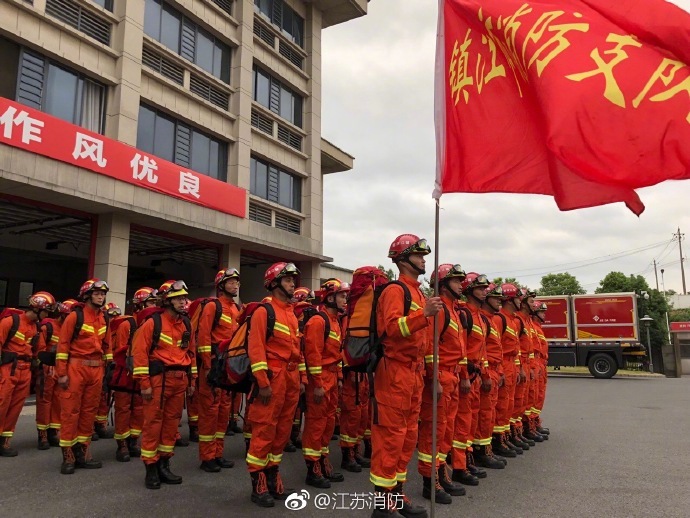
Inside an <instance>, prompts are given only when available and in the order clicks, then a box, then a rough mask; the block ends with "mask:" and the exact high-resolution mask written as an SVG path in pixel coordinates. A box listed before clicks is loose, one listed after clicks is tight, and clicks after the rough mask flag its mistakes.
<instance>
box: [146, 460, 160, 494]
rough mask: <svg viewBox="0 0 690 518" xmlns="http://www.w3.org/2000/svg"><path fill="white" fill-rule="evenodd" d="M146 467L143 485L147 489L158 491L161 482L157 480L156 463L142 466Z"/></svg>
mask: <svg viewBox="0 0 690 518" xmlns="http://www.w3.org/2000/svg"><path fill="white" fill-rule="evenodd" d="M144 466H146V478H145V479H144V485H145V486H146V488H147V489H160V488H161V480H160V478H158V463H155V462H154V463H151V464H144Z"/></svg>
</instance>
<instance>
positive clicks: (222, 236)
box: [0, 0, 367, 306]
mask: <svg viewBox="0 0 690 518" xmlns="http://www.w3.org/2000/svg"><path fill="white" fill-rule="evenodd" d="M366 10H367V1H366V0H311V1H303V0H179V1H175V0H33V1H22V0H0V63H2V72H3V73H2V74H0V306H7V305H9V306H17V305H22V304H24V302H25V300H26V297H27V296H28V294H30V292H31V291H33V290H37V289H44V290H48V291H51V292H53V293H54V294H55V295H56V297H58V299H65V298H68V297H73V296H74V295H75V294H76V291H77V290H78V288H79V286H80V284H81V282H83V280H84V279H86V278H87V277H90V276H95V277H99V278H103V279H107V280H108V282H109V285H110V289H111V294H110V296H109V300H110V301H112V302H116V303H118V304H119V305H121V306H122V305H124V304H125V299H126V298H131V294H132V292H133V291H134V290H135V289H136V288H138V287H140V286H142V285H150V286H153V287H157V286H158V285H160V283H161V282H162V281H164V280H165V279H168V278H182V279H184V280H185V281H186V282H187V284H188V286H189V288H190V291H191V292H192V295H193V296H196V295H205V294H208V293H209V292H210V291H211V290H212V281H213V276H214V274H215V272H216V270H217V269H218V268H219V267H223V266H234V267H237V268H239V269H240V271H241V274H242V284H243V289H242V298H243V299H244V300H252V299H256V298H258V297H261V296H262V295H263V292H262V291H261V281H262V276H263V272H264V271H265V269H266V267H267V266H268V265H269V264H271V263H273V262H275V261H278V260H285V261H292V262H295V263H296V264H297V265H298V267H299V268H300V270H301V272H302V278H301V279H300V283H301V284H303V285H308V286H313V287H316V286H317V285H318V283H319V281H320V279H321V271H320V267H321V264H322V263H323V262H327V261H329V260H330V258H328V257H325V256H324V255H323V247H322V243H323V232H324V229H323V200H322V195H323V181H324V177H325V175H327V174H330V173H336V172H340V171H346V170H349V169H351V168H352V167H353V160H354V159H353V157H352V156H350V155H349V154H347V153H345V152H344V151H342V150H340V149H339V148H338V147H336V146H335V145H333V144H331V143H330V142H328V141H327V140H325V139H324V138H323V136H322V134H321V31H322V30H324V29H326V28H328V27H330V26H332V25H336V24H339V23H344V22H346V21H349V20H352V19H355V18H358V17H360V16H363V15H365V14H366Z"/></svg>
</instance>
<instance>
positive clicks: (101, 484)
mask: <svg viewBox="0 0 690 518" xmlns="http://www.w3.org/2000/svg"><path fill="white" fill-rule="evenodd" d="M688 408H690V378H687V377H686V378H682V379H660V378H647V379H629V378H628V379H626V378H619V379H612V380H595V379H593V378H573V377H557V376H553V377H552V378H550V384H549V395H548V401H547V408H546V410H545V412H544V421H545V423H546V424H547V425H548V426H549V427H550V428H551V430H552V435H551V439H550V440H549V441H548V442H545V443H543V444H540V445H538V446H537V447H535V448H533V449H532V450H530V451H529V452H526V453H525V455H523V456H522V457H520V458H518V459H515V460H511V461H510V463H509V465H508V467H507V469H505V470H502V471H492V472H491V473H490V475H489V478H488V479H486V480H484V481H482V483H481V485H480V486H479V487H477V488H468V496H466V497H459V498H456V499H455V501H454V503H453V504H452V505H450V506H439V505H437V506H436V516H438V517H443V518H445V517H451V516H453V517H454V516H460V515H462V516H469V517H497V516H510V517H511V518H518V517H523V516H524V517H527V516H529V517H530V518H532V517H535V516H558V517H570V516H573V517H575V516H578V517H582V516H606V517H638V516H639V517H647V516H654V517H661V516H663V517H674V516H678V517H681V516H688V515H690V475H689V470H688V466H687V462H688V459H689V458H690V434H689V433H688V432H689V431H690V413H689V412H688ZM31 410H32V409H31V408H27V409H26V413H27V414H30V413H31ZM33 426H34V423H33V417H32V416H31V415H25V416H23V417H22V418H21V421H20V426H19V428H18V431H17V439H16V440H15V441H14V444H15V446H17V447H18V448H19V449H20V455H19V457H16V458H13V459H6V458H0V487H2V488H3V490H2V493H1V496H0V516H2V517H3V518H6V517H33V516H39V515H44V516H52V517H69V518H77V517H110V516H113V517H121V516H128V517H159V516H160V517H166V518H170V517H176V516H184V517H195V516H203V517H215V516H219V517H220V516H224V517H225V516H228V514H230V513H232V514H233V515H234V516H241V517H245V516H246V517H253V516H262V517H269V516H275V517H277V516H285V515H288V516H289V515H290V514H291V512H290V511H287V510H286V509H285V508H284V507H283V506H282V505H281V506H279V507H276V508H274V509H271V510H259V509H258V508H257V507H255V506H254V505H253V504H251V503H250V502H249V496H248V490H249V480H248V476H247V473H246V471H245V468H244V465H243V464H242V463H238V466H237V467H236V468H235V469H232V470H226V471H223V472H222V473H220V474H207V473H204V472H202V471H200V470H199V469H198V461H197V459H196V448H195V447H194V446H192V447H190V448H186V449H183V448H180V449H178V451H177V453H178V455H177V456H176V457H175V459H174V461H173V468H174V471H175V472H177V473H179V474H181V475H183V476H184V483H183V484H182V485H181V486H167V487H166V486H164V487H163V488H162V489H161V490H159V491H150V490H147V489H145V488H144V486H143V478H144V468H143V466H142V463H141V461H138V460H133V461H132V462H130V463H129V464H121V463H118V462H115V459H114V449H115V443H114V441H112V440H110V441H103V440H101V441H99V442H97V443H94V453H95V455H96V456H97V457H98V458H100V459H102V460H104V467H103V469H101V470H97V471H90V472H89V471H77V473H76V474H75V475H72V476H64V475H60V474H59V466H60V454H59V451H58V450H57V449H55V448H54V449H51V450H50V451H37V450H36V449H35V432H34V429H33ZM183 429H186V427H185V428H183ZM333 444H334V443H333ZM241 451H243V445H242V439H241V438H240V437H233V438H228V439H227V450H226V453H227V456H228V457H229V458H233V459H236V460H237V459H239V458H240V453H241ZM336 457H337V458H339V456H338V455H336ZM415 468H416V466H415V464H411V466H410V473H415V474H414V475H413V476H412V477H411V479H412V481H411V483H410V484H409V486H410V491H409V492H410V494H411V495H412V496H413V498H414V499H415V500H416V501H418V502H421V501H422V499H421V496H420V491H421V479H420V477H418V476H417V475H416V469H415ZM283 471H284V472H285V474H286V477H285V478H286V479H287V482H288V483H289V484H290V485H292V486H293V487H299V486H300V485H301V483H302V481H303V476H304V464H303V462H302V460H301V458H300V457H299V456H298V454H286V455H285V456H284V467H283ZM367 479H368V476H367V473H366V472H363V473H362V474H359V475H354V474H348V476H347V480H346V481H345V482H344V483H342V484H338V485H337V487H334V488H333V490H335V491H337V492H341V493H355V492H358V493H362V492H368V491H370V486H369V484H368V481H367ZM315 495H316V491H312V494H311V496H312V498H311V499H310V501H309V503H308V505H307V507H306V508H305V509H304V510H302V511H301V512H300V513H299V514H300V515H301V516H310V517H316V516H325V515H327V516H343V517H345V516H348V517H353V518H355V517H365V516H368V515H369V514H370V513H369V512H368V511H361V510H360V511H357V510H329V511H326V510H318V509H316V508H315V506H314V497H315ZM350 500H351V498H350V497H348V500H347V501H348V503H349V502H350ZM295 514H297V513H295Z"/></svg>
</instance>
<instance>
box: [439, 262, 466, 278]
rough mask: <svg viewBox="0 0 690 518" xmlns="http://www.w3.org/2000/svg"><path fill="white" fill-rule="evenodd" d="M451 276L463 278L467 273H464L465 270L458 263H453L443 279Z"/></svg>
mask: <svg viewBox="0 0 690 518" xmlns="http://www.w3.org/2000/svg"><path fill="white" fill-rule="evenodd" d="M451 277H459V278H460V279H464V278H465V277H467V274H466V273H465V270H463V269H462V266H460V265H459V264H454V265H453V267H452V268H451V269H450V270H448V273H447V274H446V276H445V277H444V279H449V278H451Z"/></svg>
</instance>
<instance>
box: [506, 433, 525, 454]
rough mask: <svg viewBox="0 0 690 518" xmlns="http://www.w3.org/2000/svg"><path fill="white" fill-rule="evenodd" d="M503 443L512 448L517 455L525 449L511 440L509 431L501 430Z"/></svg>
mask: <svg viewBox="0 0 690 518" xmlns="http://www.w3.org/2000/svg"><path fill="white" fill-rule="evenodd" d="M503 444H505V445H506V446H507V447H508V448H510V449H511V450H513V451H514V452H515V453H516V454H517V455H522V454H523V453H525V451H524V450H523V449H522V448H520V447H519V446H517V445H516V444H513V443H512V442H511V436H510V432H503Z"/></svg>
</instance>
